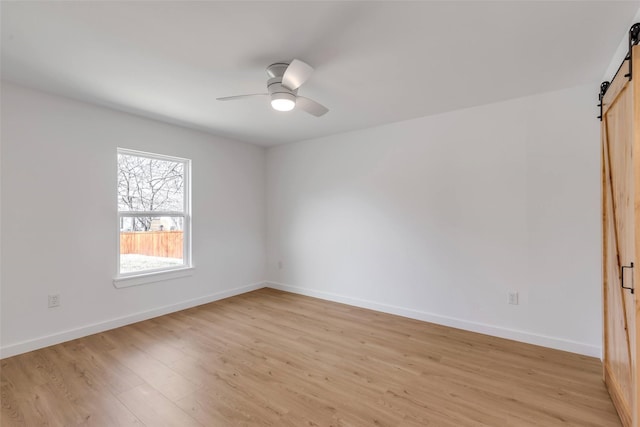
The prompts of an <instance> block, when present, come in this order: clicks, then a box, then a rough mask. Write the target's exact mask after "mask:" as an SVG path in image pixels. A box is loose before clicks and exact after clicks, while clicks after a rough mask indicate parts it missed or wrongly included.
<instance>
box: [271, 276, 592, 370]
mask: <svg viewBox="0 0 640 427" xmlns="http://www.w3.org/2000/svg"><path fill="white" fill-rule="evenodd" d="M265 286H267V287H270V288H273V289H279V290H281V291H286V292H292V293H295V294H300V295H307V296H310V297H315V298H320V299H324V300H329V301H334V302H339V303H343V304H348V305H353V306H356V307H361V308H368V309H371V310H376V311H381V312H383V313H390V314H396V315H398V316H403V317H408V318H411V319H416V320H423V321H425V322H431V323H436V324H438V325H444V326H450V327H452V328H457V329H464V330H466V331H471V332H478V333H481V334H486V335H492V336H495V337H500V338H506V339H510V340H514V341H520V342H524V343H528V344H535V345H539V346H543V347H549V348H554V349H557V350H563V351H568V352H571V353H578V354H582V355H585V356H591V357H597V358H601V357H602V349H601V348H600V347H597V346H594V345H591V344H585V343H581V342H576V341H571V340H566V339H562V338H556V337H550V336H547V335H541V334H536V333H532V332H526V331H519V330H515V329H509V328H503V327H500V326H494V325H487V324H484V323H478V322H472V321H468V320H463V319H457V318H454V317H448V316H442V315H440V314H434V313H428V312H426V311H420V310H414V309H410V308H404V307H398V306H394V305H390V304H383V303H379V302H375V301H368V300H363V299H359V298H352V297H347V296H344V295H338V294H334V293H330V292H322V291H316V290H312V289H306V288H300V287H297V286H291V285H286V284H283V283H277V282H266V283H265Z"/></svg>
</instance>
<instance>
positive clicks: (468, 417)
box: [0, 289, 620, 427]
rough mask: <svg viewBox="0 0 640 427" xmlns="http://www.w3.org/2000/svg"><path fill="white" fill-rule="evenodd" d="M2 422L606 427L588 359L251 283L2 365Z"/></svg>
mask: <svg viewBox="0 0 640 427" xmlns="http://www.w3.org/2000/svg"><path fill="white" fill-rule="evenodd" d="M1 363H2V372H1V378H2V417H1V418H0V421H1V423H0V424H1V425H2V427H9V426H39V425H50V426H76V425H94V426H118V425H147V426H152V427H158V426H180V427H185V426H254V425H255V426H295V427H302V426H399V427H408V426H443V427H447V426H451V427H461V426H533V425H535V426H545V427H552V426H565V425H573V426H598V427H605V426H619V425H620V422H619V420H618V418H617V416H616V414H615V411H614V408H613V405H612V403H611V401H610V399H609V397H608V395H607V393H606V391H605V388H604V386H603V383H602V380H601V369H602V368H601V364H600V361H599V360H597V359H594V358H589V357H583V356H579V355H576V354H571V353H565V352H561V351H556V350H550V349H546V348H542V347H536V346H532V345H527V344H522V343H517V342H513V341H508V340H503V339H499V338H493V337H489V336H486V335H479V334H474V333H471V332H465V331H461V330H457V329H451V328H447V327H443V326H437V325H433V324H430V323H425V322H420V321H416V320H411V319H406V318H402V317H397V316H392V315H388V314H383V313H378V312H375V311H370V310H364V309H359V308H355V307H350V306H346V305H342V304H336V303H332V302H327V301H322V300H318V299H314V298H308V297H303V296H299V295H294V294H289V293H285V292H280V291H276V290H272V289H261V290H258V291H255V292H251V293H248V294H244V295H240V296H237V297H233V298H229V299H226V300H222V301H218V302H215V303H211V304H207V305H203V306H200V307H196V308H193V309H189V310H185V311H181V312H178V313H173V314H170V315H167V316H163V317H159V318H156V319H152V320H148V321H145V322H141V323H137V324H134V325H130V326H126V327H123V328H119V329H115V330H112V331H108V332H104V333H101V334H96V335H92V336H89V337H86V338H81V339H77V340H74V341H70V342H67V343H64V344H60V345H56V346H52V347H48V348H45V349H42V350H38V351H33V352H30V353H26V354H23V355H19V356H15V357H11V358H7V359H3V360H2V361H1Z"/></svg>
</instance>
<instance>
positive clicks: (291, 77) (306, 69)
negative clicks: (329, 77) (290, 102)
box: [282, 59, 313, 90]
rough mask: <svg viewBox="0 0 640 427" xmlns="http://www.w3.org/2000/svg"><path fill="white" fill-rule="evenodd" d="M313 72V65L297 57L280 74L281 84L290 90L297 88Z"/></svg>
mask: <svg viewBox="0 0 640 427" xmlns="http://www.w3.org/2000/svg"><path fill="white" fill-rule="evenodd" d="M311 73H313V67H312V66H311V65H309V64H307V63H306V62H302V61H300V60H299V59H294V60H293V61H291V64H289V66H288V67H287V69H286V70H285V72H284V75H283V76H282V86H284V87H286V88H287V89H290V90H296V89H298V88H299V87H300V86H301V85H302V83H304V82H306V81H307V79H308V78H309V76H310V75H311Z"/></svg>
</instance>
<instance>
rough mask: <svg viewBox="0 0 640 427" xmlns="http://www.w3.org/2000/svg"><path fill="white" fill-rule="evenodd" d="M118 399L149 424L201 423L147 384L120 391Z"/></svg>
mask: <svg viewBox="0 0 640 427" xmlns="http://www.w3.org/2000/svg"><path fill="white" fill-rule="evenodd" d="M118 399H119V400H120V401H121V402H122V403H124V404H125V406H126V407H127V408H129V410H131V412H133V413H134V414H135V415H136V416H137V417H138V418H139V419H140V420H141V421H142V422H143V423H144V424H145V425H147V426H166V427H190V426H200V425H201V424H200V423H198V422H197V421H196V420H195V419H193V418H192V417H191V416H190V415H189V414H187V413H186V412H184V411H183V410H182V409H180V408H178V406H176V405H175V404H174V403H173V402H172V401H171V400H169V399H168V398H166V397H165V396H164V395H163V394H162V393H160V392H159V391H157V390H156V389H154V388H153V387H151V386H149V385H147V384H143V385H140V386H138V387H136V388H134V389H131V390H128V391H125V392H123V393H120V394H119V395H118Z"/></svg>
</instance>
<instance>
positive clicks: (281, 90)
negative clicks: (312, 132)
mask: <svg viewBox="0 0 640 427" xmlns="http://www.w3.org/2000/svg"><path fill="white" fill-rule="evenodd" d="M312 72H313V67H311V66H310V65H309V64H307V63H306V62H303V61H300V60H299V59H294V60H293V61H291V63H290V64H287V63H286V62H276V63H275V64H271V65H269V66H268V67H267V75H268V76H269V80H267V91H268V92H267V93H251V94H248V95H236V96H225V97H222V98H216V99H217V100H218V101H232V100H235V99H242V98H249V97H257V96H260V97H265V96H268V97H270V98H271V107H273V109H274V110H278V111H291V110H293V109H294V108H295V107H298V108H300V109H301V110H303V111H306V112H307V113H309V114H312V115H314V116H316V117H320V116H322V115H324V114H326V113H327V112H328V111H329V109H328V108H327V107H325V106H324V105H322V104H320V103H318V102H316V101H314V100H313V99H309V98H305V97H304V96H298V88H299V87H300V86H301V85H302V84H303V83H304V82H306V81H307V79H308V78H309V76H310V75H311V73H312Z"/></svg>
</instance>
